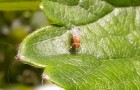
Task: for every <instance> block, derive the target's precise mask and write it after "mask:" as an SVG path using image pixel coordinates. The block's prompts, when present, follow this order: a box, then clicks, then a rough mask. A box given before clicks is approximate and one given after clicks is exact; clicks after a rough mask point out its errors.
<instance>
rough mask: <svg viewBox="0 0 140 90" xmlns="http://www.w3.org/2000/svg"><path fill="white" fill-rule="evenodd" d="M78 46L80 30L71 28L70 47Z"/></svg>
mask: <svg viewBox="0 0 140 90" xmlns="http://www.w3.org/2000/svg"><path fill="white" fill-rule="evenodd" d="M79 47H80V30H79V29H78V28H72V48H79Z"/></svg>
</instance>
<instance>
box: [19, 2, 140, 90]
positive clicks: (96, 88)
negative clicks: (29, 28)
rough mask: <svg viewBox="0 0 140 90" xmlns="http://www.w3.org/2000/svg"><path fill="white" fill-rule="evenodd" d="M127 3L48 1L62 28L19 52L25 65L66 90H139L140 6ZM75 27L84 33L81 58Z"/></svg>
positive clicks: (38, 34) (37, 35)
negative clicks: (74, 40) (39, 70)
mask: <svg viewBox="0 0 140 90" xmlns="http://www.w3.org/2000/svg"><path fill="white" fill-rule="evenodd" d="M125 1H126V3H125V4H123V2H122V3H121V2H119V1H118V2H117V0H114V1H111V0H106V1H101V0H43V3H42V5H43V6H44V8H43V10H44V11H45V13H46V15H47V16H48V18H49V19H50V20H51V21H52V22H53V23H54V24H57V25H60V26H54V25H53V26H47V27H44V28H42V29H39V30H37V31H35V32H33V33H32V34H31V35H29V36H28V37H27V38H26V39H25V40H24V41H23V42H22V44H21V46H20V49H19V55H20V56H24V58H22V59H23V60H22V61H23V62H24V63H28V64H30V65H33V66H36V67H41V68H44V69H45V70H44V73H43V75H47V76H48V77H49V81H51V82H53V83H55V84H57V85H59V86H60V87H62V88H64V89H65V90H83V89H84V90H108V89H111V90H112V89H113V90H129V89H132V90H137V89H139V88H140V76H139V75H140V14H139V13H140V7H139V0H135V1H134V0H131V2H130V1H129V0H125ZM133 1H134V3H132V2H133ZM115 2H116V4H115V5H114V3H115ZM122 6H123V7H122ZM73 26H74V28H79V29H80V48H78V51H77V53H73V52H72V51H71V45H72V43H71V39H72V38H71V36H70V35H71V34H72V31H71V27H73Z"/></svg>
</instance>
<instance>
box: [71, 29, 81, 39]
mask: <svg viewBox="0 0 140 90" xmlns="http://www.w3.org/2000/svg"><path fill="white" fill-rule="evenodd" d="M72 35H73V36H74V37H77V38H80V29H79V28H75V27H73V28H72Z"/></svg>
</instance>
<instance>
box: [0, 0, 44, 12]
mask: <svg viewBox="0 0 140 90" xmlns="http://www.w3.org/2000/svg"><path fill="white" fill-rule="evenodd" d="M40 2H41V1H40V0H0V11H17V10H39V4H40Z"/></svg>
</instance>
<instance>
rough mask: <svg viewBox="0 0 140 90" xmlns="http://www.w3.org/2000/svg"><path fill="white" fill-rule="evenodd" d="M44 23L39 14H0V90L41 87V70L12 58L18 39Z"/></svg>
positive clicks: (18, 12)
mask: <svg viewBox="0 0 140 90" xmlns="http://www.w3.org/2000/svg"><path fill="white" fill-rule="evenodd" d="M48 23H49V22H48V21H47V18H46V17H45V15H44V13H43V12H42V11H1V12H0V90H1V89H2V90H3V89H6V90H30V89H31V90H32V88H30V87H34V86H38V85H40V84H41V81H42V79H41V73H42V69H38V68H35V67H31V66H29V65H26V64H23V63H21V62H19V61H16V60H15V59H14V57H15V56H16V54H17V50H18V47H19V46H20V43H21V42H22V40H23V39H24V38H25V37H26V36H27V35H28V34H30V33H31V32H33V31H34V30H37V29H39V28H41V27H43V26H46V25H48ZM21 87H22V88H21Z"/></svg>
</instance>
